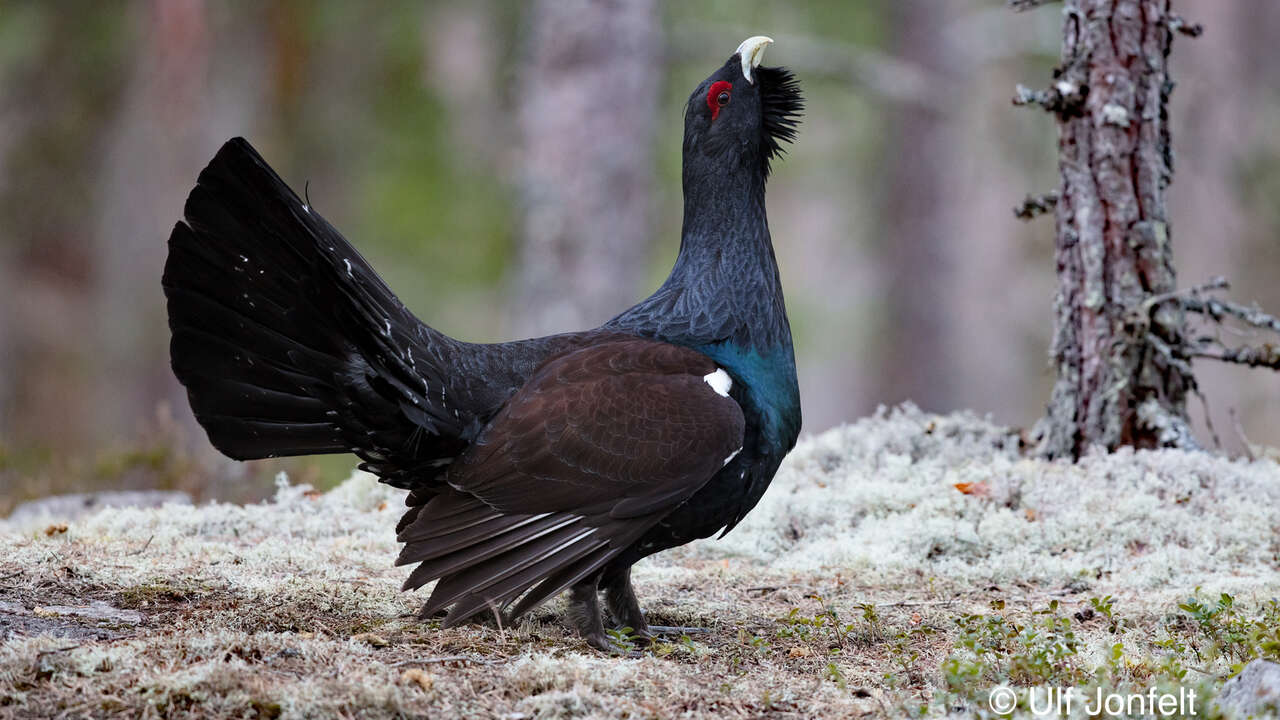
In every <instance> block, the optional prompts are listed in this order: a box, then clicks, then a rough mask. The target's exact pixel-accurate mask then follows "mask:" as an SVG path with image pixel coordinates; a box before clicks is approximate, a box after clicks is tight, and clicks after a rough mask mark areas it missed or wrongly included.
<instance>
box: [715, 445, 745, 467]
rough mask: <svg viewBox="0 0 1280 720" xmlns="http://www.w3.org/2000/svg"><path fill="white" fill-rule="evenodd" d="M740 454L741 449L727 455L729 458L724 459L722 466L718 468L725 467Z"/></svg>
mask: <svg viewBox="0 0 1280 720" xmlns="http://www.w3.org/2000/svg"><path fill="white" fill-rule="evenodd" d="M740 452H742V448H738V449H737V450H734V451H733V452H731V453H729V457H727V458H725V459H724V464H723V465H721V466H720V467H724V466H725V465H728V464H729V463H730V462H732V461H733V459H734V458H736V457H738V453H740Z"/></svg>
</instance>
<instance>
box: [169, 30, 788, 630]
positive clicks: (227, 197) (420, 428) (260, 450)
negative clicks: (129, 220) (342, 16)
mask: <svg viewBox="0 0 1280 720" xmlns="http://www.w3.org/2000/svg"><path fill="white" fill-rule="evenodd" d="M769 42H772V41H771V40H769V39H768V38H764V37H754V38H751V39H749V40H747V41H745V42H743V43H742V45H741V46H740V47H739V48H738V51H737V52H736V53H734V55H733V56H732V57H731V58H730V59H729V60H728V62H726V63H725V64H724V66H723V67H721V68H719V69H718V70H716V71H715V72H714V73H712V75H711V77H709V78H707V79H706V80H705V81H703V82H702V83H701V84H700V85H699V86H698V88H697V89H696V90H694V92H693V95H692V96H691V97H690V98H689V104H688V108H687V109H686V111H685V131H684V178H683V181H684V227H683V231H682V233H683V234H682V238H681V243H680V254H679V257H678V258H677V259H676V263H675V268H674V269H673V270H672V271H671V276H670V277H669V278H667V280H666V282H665V283H663V285H662V287H660V288H659V289H658V290H657V292H655V293H654V294H653V295H652V296H650V297H649V298H648V299H646V300H644V301H642V302H640V303H639V304H637V305H636V306H634V307H632V308H631V309H629V310H627V311H625V312H623V313H622V314H620V315H618V316H617V317H615V318H614V319H612V320H610V321H609V322H607V323H605V324H604V325H603V326H601V327H599V328H596V329H595V330H587V331H584V332H575V333H567V334H563V335H553V336H549V337H541V338H534V339H530V340H521V341H517V342H508V343H497V344H473V343H467V342H462V341H460V340H455V339H453V338H451V337H448V336H446V335H444V334H442V333H440V332H437V331H436V330H433V329H432V328H431V327H429V326H427V325H426V324H424V323H422V322H421V321H420V320H418V318H416V317H414V315H413V314H412V313H410V312H409V311H408V310H407V309H406V308H405V307H404V305H403V304H401V302H400V301H399V300H398V299H396V296H395V295H394V294H393V293H392V292H391V290H390V289H389V288H388V287H387V285H386V284H385V283H384V282H383V281H382V279H381V278H380V277H378V275H377V273H375V272H374V271H373V268H371V267H370V266H369V264H368V263H367V262H365V260H364V258H362V257H361V256H360V254H359V253H358V252H356V250H355V248H353V247H352V246H351V245H350V244H349V243H348V242H347V241H346V240H345V239H344V238H343V237H342V235H340V234H339V233H338V231H337V230H335V229H334V228H333V227H332V226H330V225H329V223H328V222H326V221H325V220H324V218H322V217H320V215H319V214H318V213H317V212H316V211H315V210H314V209H312V208H311V207H309V206H308V205H307V204H306V203H304V202H303V201H302V200H301V199H299V198H298V196H297V195H296V194H294V192H293V191H292V190H290V189H289V187H288V186H287V185H285V183H284V181H282V180H281V179H280V177H279V176H277V175H276V173H275V172H274V171H273V170H272V169H271V168H270V167H269V166H268V165H267V164H266V162H265V161H263V159H262V158H261V157H260V156H259V155H258V153H257V152H255V151H254V149H253V148H252V147H251V146H250V145H249V143H247V142H245V141H244V140H243V139H239V138H237V139H233V140H231V141H229V142H227V143H226V144H225V145H224V146H223V147H222V149H221V150H220V151H219V152H218V154H217V156H216V157H214V159H213V161H212V162H210V163H209V166H208V167H207V168H205V169H204V171H203V172H202V173H201V174H200V178H199V180H198V184H197V185H196V187H195V189H194V190H192V192H191V196H190V198H188V200H187V204H186V207H185V212H184V214H185V219H184V220H183V221H182V222H179V223H178V224H177V226H175V227H174V229H173V234H172V235H171V236H170V238H169V257H168V261H167V264H166V265H165V271H164V290H165V295H166V297H167V298H168V310H169V326H170V329H171V330H172V333H173V339H172V344H171V348H170V351H171V357H172V363H173V370H174V373H175V374H176V375H177V376H178V379H179V380H181V381H182V383H183V385H185V386H186V389H187V393H188V396H189V398H190V401H191V407H192V409H193V410H194V411H195V415H196V418H197V419H198V420H199V422H200V424H201V425H202V426H203V427H204V429H205V430H206V431H207V432H208V434H209V439H210V441H211V442H212V443H213V445H214V446H215V447H217V448H218V449H219V450H221V451H222V452H223V453H225V454H227V455H229V456H230V457H232V458H236V459H239V460H247V459H253V458H266V457H277V456H283V455H307V454H315V453H341V452H353V453H355V454H356V455H358V456H359V457H360V458H361V459H362V460H363V461H364V462H363V463H362V464H361V467H364V468H366V469H367V470H369V471H370V472H373V473H375V474H377V475H378V476H379V477H380V478H381V479H382V480H383V481H384V482H387V483H390V484H391V485H394V486H396V487H399V488H404V489H407V490H409V491H410V493H409V495H408V500H407V503H408V505H409V510H408V511H407V512H406V513H405V515H404V517H403V519H402V520H401V521H400V523H399V525H398V526H397V528H396V529H397V532H398V539H399V540H400V541H401V542H402V543H404V548H403V551H402V552H401V554H400V557H399V560H398V562H397V564H403V565H408V564H415V563H416V564H417V567H416V568H415V569H414V570H413V572H412V573H411V574H410V575H409V578H408V580H406V581H405V583H404V587H405V589H413V588H418V587H421V586H422V585H425V584H427V583H429V582H431V581H433V580H435V581H438V582H437V583H436V586H435V589H434V590H433V592H432V593H431V597H430V599H429V600H428V601H427V604H426V606H425V607H424V608H423V611H422V612H423V617H427V616H431V615H434V614H436V613H438V612H440V611H443V610H446V609H447V610H448V615H447V618H446V620H445V625H446V626H451V625H456V624H458V623H461V622H462V621H465V620H467V619H468V618H470V617H472V616H473V615H475V614H476V613H479V612H481V611H484V610H488V609H490V608H494V609H496V610H501V611H505V612H506V613H507V616H508V618H514V617H516V616H519V615H520V614H521V613H523V612H525V611H527V610H529V609H531V608H533V607H536V606H537V605H539V604H540V603H542V602H543V601H545V600H547V599H548V598H550V597H552V596H554V595H556V594H557V593H559V592H560V591H562V590H564V589H566V588H569V589H570V590H571V599H570V609H571V616H572V618H573V622H574V623H575V624H576V625H577V629H578V631H579V632H580V633H581V634H582V635H583V637H584V638H585V639H586V640H587V642H588V643H590V644H591V645H592V646H594V647H596V648H600V649H602V650H604V649H608V648H610V643H609V640H608V637H607V635H606V634H605V631H604V626H603V618H602V616H601V611H600V609H599V605H598V597H597V595H598V592H599V591H600V590H603V591H604V593H605V601H606V606H607V608H608V611H609V613H610V614H611V615H612V617H613V619H614V621H616V622H617V623H619V625H621V626H630V627H631V628H633V629H634V630H635V632H636V633H637V634H638V635H640V636H642V637H645V636H647V635H648V630H649V629H648V626H647V625H646V623H645V618H644V615H643V613H642V612H641V610H640V606H639V604H638V603H637V601H636V597H635V594H634V592H633V590H632V587H631V580H630V576H631V566H632V565H633V564H634V563H635V562H636V561H637V560H640V559H641V558H643V557H645V556H647V555H650V554H653V553H656V552H659V551H661V550H665V549H668V548H672V547H675V546H678V545H682V544H684V543H687V542H689V541H691V540H694V539H695V538H704V537H708V536H710V535H712V534H714V533H716V532H719V531H723V532H728V531H729V530H730V529H732V528H733V527H734V526H735V525H736V524H737V523H738V522H739V521H740V520H741V519H742V517H743V516H744V515H746V513H747V512H748V511H749V510H751V508H752V507H754V506H755V504H756V502H757V501H758V500H759V499H760V496H761V495H762V494H763V493H764V491H765V488H766V487H767V486H768V485H769V482H770V480H771V479H772V478H773V476H774V473H775V472H776V471H777V469H778V466H779V464H780V463H781V462H782V458H783V456H785V455H786V454H787V452H789V451H790V450H791V448H792V447H793V446H794V445H795V442H796V436H797V435H798V434H799V431H800V397H799V391H798V389H797V386H796V368H795V359H794V356H793V352H792V344H791V330H790V326H789V325H788V322H787V315H786V309H785V307H784V305H783V299H782V287H781V284H780V282H779V278H778V267H777V263H776V261H775V259H774V254H773V246H772V242H771V240H770V237H769V226H768V222H767V219H766V216H765V199H764V197H765V180H766V178H767V177H768V175H769V163H770V161H771V160H772V159H773V158H775V157H777V156H778V155H779V154H780V153H781V152H782V148H781V145H780V144H781V142H783V141H791V140H793V139H794V137H795V132H796V125H797V123H798V121H799V115H800V111H801V109H802V106H803V103H802V99H801V96H800V92H799V87H798V85H797V83H796V81H795V78H794V77H793V76H792V74H791V73H790V72H789V71H787V70H785V69H783V68H773V67H760V66H759V63H760V58H761V55H762V53H763V50H764V47H765V45H767V44H768V43H769Z"/></svg>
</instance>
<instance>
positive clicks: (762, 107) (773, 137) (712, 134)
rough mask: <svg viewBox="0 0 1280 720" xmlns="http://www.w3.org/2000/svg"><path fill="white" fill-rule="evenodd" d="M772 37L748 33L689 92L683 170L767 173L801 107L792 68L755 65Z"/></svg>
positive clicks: (792, 135)
mask: <svg viewBox="0 0 1280 720" xmlns="http://www.w3.org/2000/svg"><path fill="white" fill-rule="evenodd" d="M772 42H773V40H772V39H770V38H767V37H764V36H763V35H757V36H755V37H750V38H747V39H746V40H744V41H743V42H742V44H741V45H739V46H738V49H737V50H736V51H735V52H734V53H733V55H732V56H730V58H729V59H728V60H727V61H726V62H725V64H724V65H723V66H721V67H720V68H719V69H718V70H716V71H715V72H713V73H711V76H710V77H708V78H707V79H706V80H703V81H702V83H701V84H700V85H698V87H697V89H696V90H694V91H693V94H692V95H690V96H689V105H688V107H687V108H686V109H685V121H684V151H685V166H686V167H685V170H686V174H688V173H689V172H690V171H693V172H694V174H701V173H727V172H732V171H735V170H739V169H747V170H758V171H759V172H761V173H762V176H767V175H768V174H769V161H770V160H772V159H773V158H774V157H776V156H777V155H779V154H781V153H782V152H783V150H782V143H783V142H791V141H792V140H793V139H795V136H796V125H797V124H798V123H799V121H800V113H801V111H802V110H803V109H804V99H803V98H802V97H801V95H800V85H799V83H798V82H796V79H795V76H794V75H792V74H791V71H789V70H787V69H786V68H781V67H763V66H761V65H760V61H761V59H762V58H763V57H764V50H765V48H766V47H767V46H768V45H769V44H770V43H772Z"/></svg>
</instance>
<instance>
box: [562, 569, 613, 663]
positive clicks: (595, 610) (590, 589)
mask: <svg viewBox="0 0 1280 720" xmlns="http://www.w3.org/2000/svg"><path fill="white" fill-rule="evenodd" d="M599 583H600V576H599V575H594V576H592V577H589V578H587V579H586V580H583V581H582V582H580V583H578V584H577V585H574V586H573V587H571V588H569V622H570V623H572V624H573V626H574V628H576V629H577V630H578V634H579V635H581V636H582V638H583V639H584V640H586V641H587V644H588V645H590V646H591V647H593V648H595V649H597V650H600V651H603V652H607V653H612V652H617V650H616V648H614V647H613V643H611V642H609V636H608V635H606V634H605V632H604V620H603V618H601V616H600V598H599V597H597V595H596V594H597V592H599V587H600V585H599Z"/></svg>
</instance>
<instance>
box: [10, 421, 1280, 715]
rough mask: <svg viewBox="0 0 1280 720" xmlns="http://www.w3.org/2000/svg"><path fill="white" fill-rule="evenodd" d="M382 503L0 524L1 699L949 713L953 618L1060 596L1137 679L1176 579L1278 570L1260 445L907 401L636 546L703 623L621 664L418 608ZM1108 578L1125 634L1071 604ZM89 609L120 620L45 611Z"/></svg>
mask: <svg viewBox="0 0 1280 720" xmlns="http://www.w3.org/2000/svg"><path fill="white" fill-rule="evenodd" d="M957 484H959V485H960V486H961V487H963V488H964V489H965V490H967V491H968V492H967V493H965V492H961V491H960V490H958V489H957V488H956V485H957ZM400 504H401V497H400V494H399V493H398V492H397V491H394V490H391V489H388V488H385V487H383V486H381V485H379V484H377V483H376V482H375V481H373V479H372V478H369V477H368V476H364V475H360V474H357V475H356V476H354V477H353V478H352V479H351V480H349V481H348V482H346V483H344V484H343V485H341V486H339V487H338V488H337V489H335V490H333V491H331V492H329V493H315V492H310V491H308V490H307V489H306V488H305V487H297V486H289V485H287V484H282V485H281V488H280V490H279V492H278V493H277V495H276V497H275V499H274V500H273V501H271V502H268V503H263V504H259V505H248V506H236V505H226V504H217V505H209V506H203V507H201V508H198V509H195V510H193V509H190V508H183V509H179V508H170V509H167V510H165V509H161V510H123V511H122V510H116V511H110V512H106V513H100V514H98V515H95V516H92V517H89V518H85V519H83V520H80V521H76V522H72V523H70V524H68V526H67V528H66V530H65V531H61V529H60V528H58V527H57V526H56V523H55V521H54V519H49V520H48V521H39V522H36V521H32V522H30V523H27V524H25V525H23V526H21V527H12V526H11V527H5V526H3V525H0V548H2V549H0V558H2V559H0V634H3V633H4V632H5V627H6V625H5V623H7V624H8V627H9V628H10V629H11V631H12V632H11V634H10V636H9V637H8V638H7V639H5V640H3V641H2V642H0V717H2V716H4V715H5V714H12V715H15V716H20V717H21V716H31V717H43V716H53V715H57V714H68V715H73V716H81V715H89V716H121V717H134V716H139V715H151V716H161V717H190V716H194V717H334V716H336V717H342V716H347V717H395V716H409V717H412V716H431V717H454V716H470V717H510V718H519V717H539V718H541V717H654V718H665V717H673V716H681V715H683V716H688V717H758V716H762V715H767V716H776V717H805V718H808V717H849V716H860V715H863V714H868V713H869V714H871V715H874V716H883V717H897V716H901V715H903V714H904V713H906V712H908V711H910V710H912V709H915V708H918V707H919V706H921V705H924V706H927V707H928V708H929V712H931V713H934V714H940V713H943V712H945V711H946V709H947V707H946V705H947V704H948V703H954V702H959V701H960V699H959V698H958V697H957V696H955V695H954V694H953V693H952V694H949V693H951V688H949V686H948V680H947V677H946V673H945V672H944V671H943V670H942V668H943V666H944V664H945V661H946V660H947V658H948V657H949V656H954V655H955V654H956V652H957V650H956V648H955V646H956V643H957V638H959V637H960V634H961V632H960V630H959V629H958V625H957V619H959V618H961V617H963V616H964V615H966V614H969V613H978V614H983V615H984V616H991V617H995V616H999V617H1001V618H1009V619H1010V620H1011V621H1015V620H1017V621H1021V620H1022V619H1029V618H1033V617H1039V616H1032V615H1031V611H1033V610H1040V609H1043V608H1045V607H1046V606H1048V604H1049V603H1050V602H1051V601H1053V600H1057V601H1058V602H1059V610H1058V612H1059V614H1061V615H1062V616H1064V617H1066V618H1073V617H1074V620H1073V622H1074V626H1073V628H1074V632H1075V633H1076V634H1077V635H1078V636H1079V637H1080V638H1081V645H1082V650H1081V652H1080V654H1079V656H1078V657H1076V658H1074V659H1072V661H1071V662H1073V663H1077V664H1078V665H1079V666H1080V667H1085V668H1087V667H1092V666H1093V665H1095V664H1099V663H1102V662H1103V658H1104V656H1105V655H1106V653H1107V649H1108V648H1110V647H1111V646H1112V645H1113V644H1114V643H1115V642H1117V641H1120V642H1123V643H1124V644H1125V647H1126V648H1129V649H1130V650H1129V652H1131V653H1132V657H1133V664H1132V667H1131V668H1130V670H1129V672H1130V674H1131V676H1132V678H1131V679H1133V680H1134V681H1140V680H1142V679H1143V678H1146V677H1155V676H1154V675H1150V674H1143V673H1146V672H1147V671H1145V670H1140V669H1133V668H1136V667H1138V665H1139V664H1140V663H1142V662H1147V661H1150V662H1151V663H1152V667H1154V663H1155V661H1156V660H1158V656H1159V654H1160V653H1161V652H1162V650H1161V649H1160V646H1158V645H1156V643H1157V642H1159V641H1160V640H1162V639H1167V638H1169V637H1174V636H1176V637H1177V638H1181V639H1194V638H1193V637H1192V635H1193V632H1192V630H1187V631H1186V632H1187V635H1186V637H1185V638H1184V637H1183V636H1182V635H1179V634H1178V633H1180V632H1182V631H1181V630H1179V629H1178V628H1181V627H1183V626H1182V625H1179V624H1178V623H1177V622H1175V621H1174V620H1175V619H1176V618H1177V617H1180V616H1179V615H1178V613H1179V611H1178V609H1177V603H1178V602H1179V601H1181V600H1183V599H1185V597H1186V596H1188V595H1189V594H1190V593H1192V592H1193V590H1194V588H1196V587H1197V586H1199V587H1202V588H1203V592H1204V593H1208V594H1211V595H1214V596H1216V593H1218V592H1223V591H1225V592H1231V593H1233V594H1234V596H1235V597H1236V598H1237V599H1238V602H1239V603H1240V604H1241V605H1247V604H1250V603H1252V604H1255V605H1256V604H1258V603H1261V602H1263V601H1264V600H1266V599H1267V598H1269V597H1272V596H1274V595H1276V594H1277V591H1278V590H1280V573H1278V572H1277V567H1278V564H1280V545H1277V543H1278V542H1280V541H1278V540H1277V538H1278V537H1280V466H1277V464H1276V462H1275V461H1273V460H1259V461H1256V462H1253V463H1246V462H1242V461H1235V462H1232V461H1228V460H1225V459H1221V458H1212V457H1207V456H1198V455H1190V454H1186V453H1173V452H1159V453H1121V454H1117V455H1110V456H1097V457H1092V458H1089V459H1087V460H1086V461H1084V462H1082V463H1081V464H1079V465H1076V466H1069V465H1063V464H1048V463H1041V462H1037V461H1030V460H1025V459H1022V458H1020V457H1019V456H1018V452H1017V439H1016V437H1015V436H1013V435H1011V434H1010V433H1008V432H1007V431H1005V430H1003V429H1001V428H999V427H996V426H993V425H990V424H989V423H986V422H984V421H982V420H980V419H978V418H975V417H972V416H969V415H963V414H962V415H953V416H931V415H927V414H925V413H921V412H919V411H918V410H915V409H914V408H909V407H908V408H905V409H903V410H900V411H894V412H892V413H881V414H879V415H877V416H876V417H873V418H868V419H866V420H863V421H860V422H859V423H856V424H854V425H850V426H847V427H845V428H840V429H836V430H833V431H830V432H828V433H826V434H824V435H822V436H820V437H817V438H812V439H809V440H807V441H805V442H804V443H802V445H801V447H799V448H797V450H796V452H795V453H793V455H792V457H791V458H790V459H789V460H788V463H787V465H786V466H785V468H784V470H783V471H782V473H780V475H779V478H778V479H777V481H776V482H775V487H774V488H773V489H772V490H771V491H770V493H769V494H768V495H767V496H766V498H765V500H764V501H763V502H762V503H761V506H760V507H759V508H758V509H757V510H756V511H755V512H754V513H753V514H752V515H751V516H750V517H749V518H748V520H747V522H745V523H744V524H743V526H742V527H741V528H739V529H737V530H735V531H734V532H733V533H732V534H730V535H729V536H728V537H727V538H725V539H724V540H721V541H705V542H702V543H697V544H695V545H692V546H688V547H686V548H682V549H680V550H677V551H674V552H670V553H666V554H664V555H662V556H659V557H656V558H653V559H651V560H649V561H646V562H645V563H642V564H641V565H640V566H639V567H638V568H637V576H636V583H637V588H638V591H639V593H640V594H641V599H642V601H643V602H644V603H645V605H646V608H647V610H648V612H649V615H650V619H651V622H654V623H655V624H664V625H694V626H703V627H707V628H709V629H710V630H711V631H712V632H711V633H710V634H708V635H693V636H691V637H689V638H687V639H672V640H671V641H668V642H663V643H659V644H658V645H657V646H655V647H654V648H651V649H650V650H648V651H646V652H644V653H643V654H642V655H641V656H640V657H635V658H615V657H605V656H602V655H599V654H597V653H594V652H591V651H588V650H587V649H585V646H584V645H583V644H582V643H581V642H579V640H578V639H577V638H576V637H574V636H573V635H572V634H570V633H568V632H566V631H565V629H564V628H563V627H562V626H561V624H560V622H559V614H560V612H561V610H562V608H563V605H562V603H561V602H560V601H556V602H554V603H551V604H549V605H548V606H546V607H545V608H543V609H542V610H540V611H538V612H535V613H534V614H532V616H530V617H528V618H526V619H524V620H522V621H521V622H520V623H519V624H518V625H517V626H515V627H509V628H499V627H497V626H496V625H495V624H493V623H489V624H487V625H475V626H470V627H464V628H459V629H452V630H441V629H439V628H437V627H435V626H434V625H432V624H430V623H427V624H424V623H420V622H418V621H416V620H414V619H413V617H412V613H413V612H414V611H415V610H416V608H417V606H418V604H420V603H421V602H422V601H423V600H424V596H423V595H421V594H418V595H405V594H401V593H399V592H398V590H397V588H398V587H399V584H400V582H401V580H402V579H403V576H404V574H405V572H406V570H405V569H398V568H394V567H392V566H391V560H392V558H393V557H394V555H395V553H396V550H397V548H396V546H395V542H394V537H393V532H392V527H393V526H394V523H395V520H396V518H397V516H398V513H399V509H400ZM46 531H49V532H46ZM1104 595H1112V596H1114V597H1115V602H1116V607H1117V608H1118V612H1120V613H1122V614H1123V615H1124V616H1125V619H1126V623H1127V624H1123V625H1122V626H1121V627H1118V628H1117V627H1115V625H1114V624H1113V623H1109V622H1108V621H1106V619H1105V618H1102V617H1101V616H1098V615H1097V614H1095V613H1092V611H1091V610H1090V607H1091V604H1090V602H1089V599H1090V598H1095V597H1102V596H1104ZM95 600H97V601H102V602H105V603H108V604H109V605H110V606H111V607H114V608H118V609H122V610H132V611H136V612H137V613H138V614H139V617H140V618H141V621H140V622H139V621H138V617H134V616H131V615H128V614H126V615H122V616H121V617H118V618H114V619H111V618H108V619H106V620H92V619H89V618H84V617H69V616H66V615H64V614H62V612H63V611H58V610H49V609H48V608H51V607H52V606H73V607H77V606H78V607H82V606H88V605H89V604H90V602H91V601H95ZM993 603H994V605H993ZM1187 627H1190V625H1188V626H1187ZM1171 633H1172V634H1173V635H1171ZM1198 648H1199V646H1197V652H1199V649H1198ZM1186 652H1188V653H1189V652H1190V651H1186ZM1231 665H1232V658H1230V657H1225V656H1224V657H1213V656H1206V657H1205V658H1203V659H1202V662H1201V663H1200V666H1199V670H1200V671H1203V672H1204V673H1205V674H1204V675H1203V677H1204V678H1209V680H1210V682H1211V683H1216V682H1218V676H1220V675H1225V674H1226V673H1228V672H1229V671H1230V668H1231ZM1150 672H1151V673H1154V672H1155V671H1154V670H1151V671H1150ZM967 711H968V712H970V713H976V714H980V713H981V708H977V707H972V706H971V707H969V708H968V710H967Z"/></svg>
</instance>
